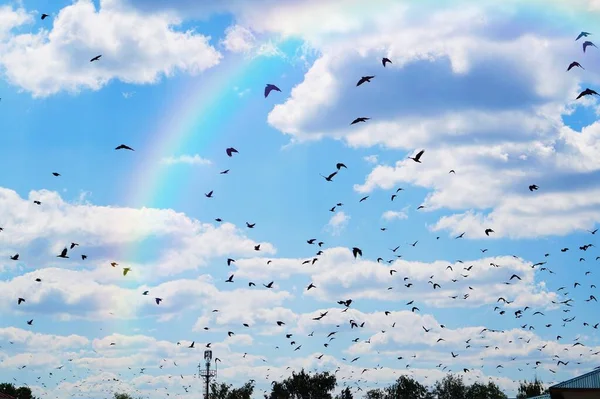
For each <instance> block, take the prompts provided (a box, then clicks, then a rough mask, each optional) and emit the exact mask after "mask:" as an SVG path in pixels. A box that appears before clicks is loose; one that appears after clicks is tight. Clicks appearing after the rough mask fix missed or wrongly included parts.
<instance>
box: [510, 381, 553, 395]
mask: <svg viewBox="0 0 600 399" xmlns="http://www.w3.org/2000/svg"><path fill="white" fill-rule="evenodd" d="M547 392H548V390H547V389H544V384H543V383H542V382H541V381H540V380H538V378H537V377H535V379H534V380H533V381H531V382H528V381H527V380H525V381H522V382H521V383H520V384H519V391H518V393H517V399H526V398H532V397H534V396H539V395H541V394H544V393H547Z"/></svg>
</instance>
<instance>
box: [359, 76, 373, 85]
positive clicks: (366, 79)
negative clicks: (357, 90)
mask: <svg viewBox="0 0 600 399" xmlns="http://www.w3.org/2000/svg"><path fill="white" fill-rule="evenodd" d="M374 77H375V76H363V77H362V78H360V80H359V81H358V83H356V86H357V87H358V86H360V85H361V84H363V83H366V82H369V83H371V79H373V78H374Z"/></svg>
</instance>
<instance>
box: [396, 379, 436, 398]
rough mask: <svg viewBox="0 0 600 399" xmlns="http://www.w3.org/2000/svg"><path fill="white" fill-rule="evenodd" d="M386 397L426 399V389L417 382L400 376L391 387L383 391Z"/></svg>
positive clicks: (427, 393) (428, 395)
mask: <svg viewBox="0 0 600 399" xmlns="http://www.w3.org/2000/svg"><path fill="white" fill-rule="evenodd" d="M385 393H386V395H387V396H386V397H388V398H394V399H428V398H429V397H430V394H429V391H428V390H427V388H426V387H425V386H424V385H422V384H421V383H420V382H418V381H417V380H415V379H413V378H411V377H407V376H405V375H403V376H400V378H398V379H397V380H396V382H394V383H393V384H392V385H390V386H389V387H387V388H386V389H385Z"/></svg>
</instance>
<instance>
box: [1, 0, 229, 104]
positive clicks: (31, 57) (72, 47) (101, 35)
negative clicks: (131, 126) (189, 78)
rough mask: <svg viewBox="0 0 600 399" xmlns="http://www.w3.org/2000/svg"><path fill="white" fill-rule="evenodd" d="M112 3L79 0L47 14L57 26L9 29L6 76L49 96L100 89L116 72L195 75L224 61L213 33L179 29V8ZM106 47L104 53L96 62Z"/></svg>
mask: <svg viewBox="0 0 600 399" xmlns="http://www.w3.org/2000/svg"><path fill="white" fill-rule="evenodd" d="M106 3H108V2H102V4H106ZM112 5H113V7H111V6H103V7H102V8H100V9H99V10H96V9H95V6H94V3H93V2H92V1H90V0H77V1H76V2H75V3H73V4H72V5H69V6H66V7H64V8H63V9H61V10H60V12H59V13H58V15H56V16H55V17H54V18H53V19H52V20H50V21H48V24H49V25H50V26H51V28H50V29H47V28H46V27H43V28H41V29H40V30H39V31H38V32H36V33H33V34H30V33H14V34H12V35H10V36H6V34H4V38H2V34H1V33H0V40H1V41H2V44H1V46H0V65H2V67H3V69H4V75H5V77H6V79H7V80H8V81H9V82H10V83H11V84H13V85H16V86H18V87H20V88H22V89H23V90H25V91H28V92H31V93H32V95H33V96H35V97H44V96H48V95H51V94H54V93H57V92H60V91H68V92H73V93H75V92H78V91H80V90H82V89H92V90H98V89H99V88H101V87H102V86H104V85H106V84H107V83H108V82H109V81H111V80H113V79H118V80H120V81H122V82H125V83H136V84H144V83H155V82H157V81H158V80H159V79H160V77H161V76H167V77H168V76H171V75H173V74H174V73H175V72H177V71H182V72H187V73H191V74H196V73H199V72H201V71H203V70H205V69H208V68H211V67H213V66H215V65H217V64H218V63H219V61H220V59H221V55H220V54H219V52H217V51H216V50H215V49H214V48H213V47H212V46H210V44H209V39H210V38H208V37H206V36H203V35H200V34H197V33H195V32H193V31H187V32H179V31H175V30H173V27H174V26H178V25H180V24H181V20H180V19H179V18H177V17H175V16H174V15H173V14H167V13H159V14H150V15H144V14H140V13H138V12H136V11H135V10H133V9H130V8H124V7H119V6H118V4H116V3H113V4H112ZM7 14H8V15H9V17H6V15H7ZM2 16H4V18H3V19H5V20H7V22H8V25H7V26H6V28H4V27H3V28H4V29H10V28H11V27H20V26H23V25H24V24H26V23H32V21H33V18H31V17H26V16H25V15H24V11H23V10H20V9H19V10H17V11H15V12H13V13H12V14H10V11H7V8H6V7H4V8H3V9H2V12H0V18H2ZM44 22H46V21H44ZM132 26H135V27H137V28H136V29H131V27H132ZM99 54H101V55H102V58H101V59H100V60H98V61H96V62H93V63H91V62H90V59H91V58H92V57H94V56H96V55H99Z"/></svg>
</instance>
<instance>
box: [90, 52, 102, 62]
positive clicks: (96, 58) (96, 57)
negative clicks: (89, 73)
mask: <svg viewBox="0 0 600 399" xmlns="http://www.w3.org/2000/svg"><path fill="white" fill-rule="evenodd" d="M100 57H102V54H100V55H97V56H95V57H94V58H92V59H91V60H90V62H94V61H98V60H99V59H100Z"/></svg>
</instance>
